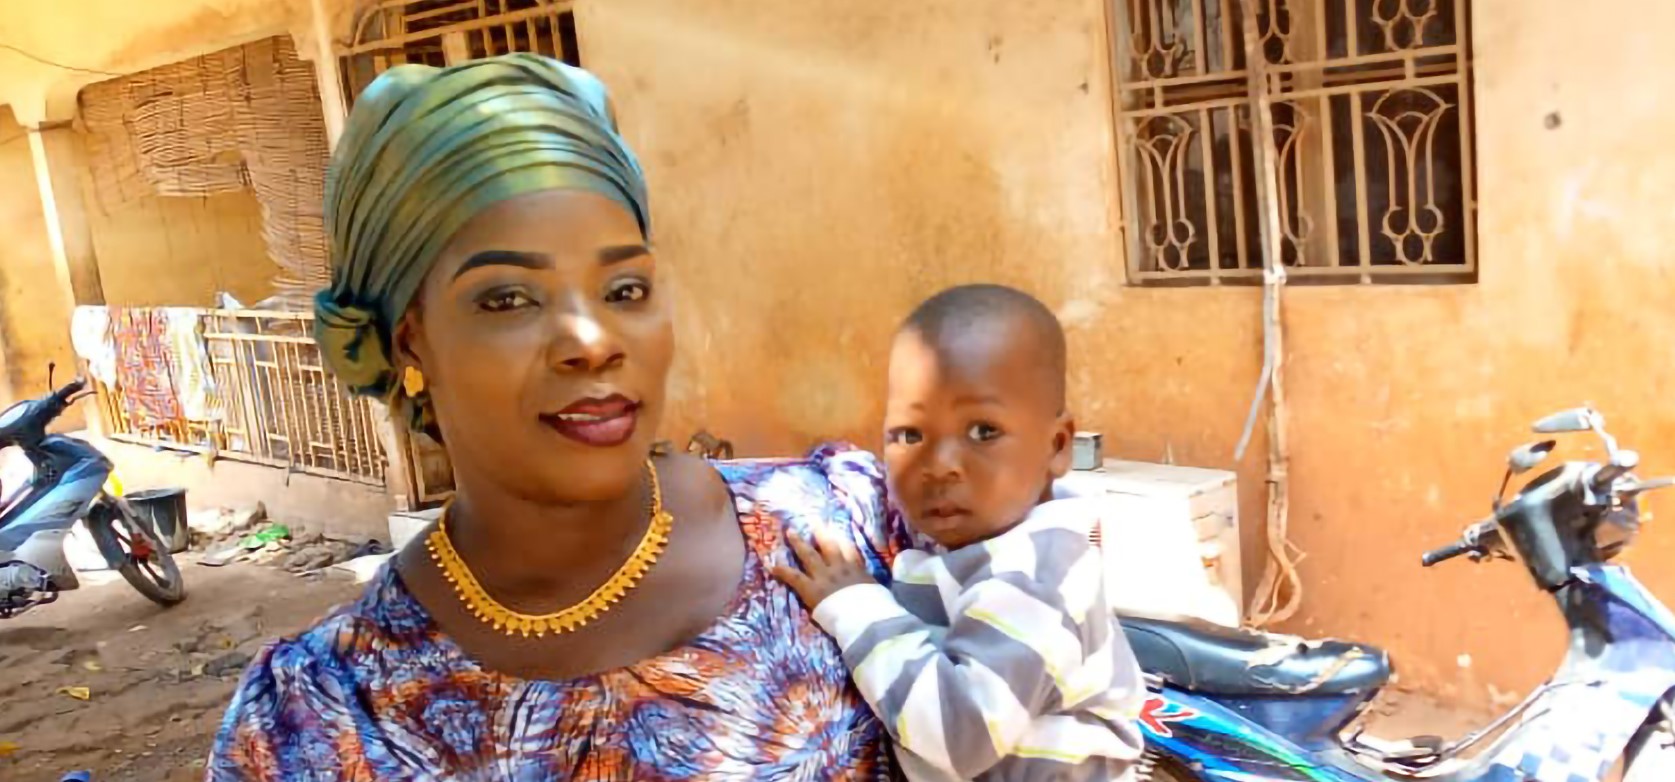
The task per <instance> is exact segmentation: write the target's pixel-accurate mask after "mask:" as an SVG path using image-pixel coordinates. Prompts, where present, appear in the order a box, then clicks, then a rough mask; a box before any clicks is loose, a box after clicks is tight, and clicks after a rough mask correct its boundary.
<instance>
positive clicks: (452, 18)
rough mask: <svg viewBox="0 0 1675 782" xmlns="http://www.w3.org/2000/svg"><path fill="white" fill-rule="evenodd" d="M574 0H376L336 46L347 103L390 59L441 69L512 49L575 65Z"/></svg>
mask: <svg viewBox="0 0 1675 782" xmlns="http://www.w3.org/2000/svg"><path fill="white" fill-rule="evenodd" d="M573 5H574V0H382V2H378V3H375V4H373V5H371V6H370V7H368V8H367V9H366V10H364V11H362V12H361V13H360V15H359V16H358V17H357V18H356V20H355V28H354V34H353V36H352V38H351V39H350V42H349V45H348V46H347V47H345V48H343V49H341V50H340V51H339V55H340V57H341V66H342V67H341V68H340V70H341V72H342V74H343V89H344V94H345V95H347V96H349V100H350V101H351V102H352V101H353V100H354V99H355V97H356V96H358V95H360V93H361V90H364V89H366V87H367V85H368V84H371V83H372V80H373V79H376V78H378V74H381V73H383V72H384V71H385V70H387V69H388V68H389V67H390V66H392V65H400V64H403V63H420V64H424V65H434V66H437V67H442V66H445V65H451V64H454V63H458V62H464V61H466V60H473V59H478V58H481V57H493V56H495V55H497V54H508V53H510V52H533V53H536V54H544V55H547V56H548V57H555V58H558V59H560V60H563V61H565V62H567V63H570V64H571V65H578V66H579V65H581V64H582V63H581V53H580V45H579V43H578V41H577V38H576V15H575V13H574V12H573V11H572V10H571V7H572V6H573Z"/></svg>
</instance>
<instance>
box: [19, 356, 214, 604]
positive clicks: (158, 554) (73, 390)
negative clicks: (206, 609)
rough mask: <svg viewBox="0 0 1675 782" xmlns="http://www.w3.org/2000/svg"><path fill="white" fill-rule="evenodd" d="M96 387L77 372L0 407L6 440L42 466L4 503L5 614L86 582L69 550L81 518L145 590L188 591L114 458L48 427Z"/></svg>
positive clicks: (162, 599)
mask: <svg viewBox="0 0 1675 782" xmlns="http://www.w3.org/2000/svg"><path fill="white" fill-rule="evenodd" d="M47 383H48V385H51V383H52V367H51V365H48V369H47ZM91 393H93V392H92V391H90V390H89V389H88V388H87V381H86V380H82V379H77V380H74V381H72V382H71V383H69V384H67V385H65V386H64V387H63V388H60V389H58V390H56V391H53V392H52V393H50V394H47V395H46V396H43V397H41V398H39V399H30V400H25V401H22V402H18V403H17V404H14V405H12V406H11V407H8V408H6V409H5V410H4V411H0V448H9V447H11V446H17V447H18V448H21V449H23V453H24V455H25V456H27V457H28V459H29V462H30V464H31V465H33V466H34V476H33V477H32V478H31V480H30V482H29V485H28V486H27V487H25V488H24V489H22V490H20V491H18V492H17V493H16V497H14V498H13V499H12V500H11V501H10V502H9V503H3V507H0V619H10V618H12V617H14V616H18V615H19V614H22V613H24V612H25V611H28V610H30V609H33V608H37V607H39V606H42V605H46V604H47V603H51V602H53V601H55V600H57V599H58V595H59V593H61V592H67V591H70V590H73V589H78V588H80V586H81V582H80V579H78V578H77V577H76V572H75V570H74V569H72V568H71V567H70V564H69V561H68V559H67V558H66V557H65V555H64V542H65V538H67V537H68V536H69V535H70V530H71V528H72V527H74V526H75V525H76V523H77V522H78V521H79V522H82V523H84V524H85V525H86V527H87V532H88V534H89V535H91V536H92V538H93V542H94V543H95V544H96V545H97V546H98V549H99V553H100V554H101V555H103V556H104V558H105V561H106V562H107V563H108V564H109V565H110V566H111V568H113V569H114V570H116V571H117V572H118V573H120V574H121V575H122V577H123V579H125V580H127V582H128V583H129V584H130V585H131V586H133V587H134V589H135V590H137V591H138V592H139V593H140V594H142V595H145V596H146V597H147V598H149V599H150V600H151V601H152V602H155V603H157V604H159V605H163V606H172V605H175V604H176V603H179V602H180V601H182V600H184V599H185V598H186V585H185V582H184V581H183V580H182V579H181V576H180V567H179V566H178V565H176V564H175V561H174V557H172V556H171V555H170V554H169V549H168V547H167V546H165V545H163V544H162V543H161V542H159V541H158V539H157V536H156V535H154V534H153V532H152V530H150V529H148V528H147V526H148V525H146V524H145V523H143V522H141V521H140V519H139V518H138V517H137V516H136V515H135V514H134V510H133V508H132V507H130V506H129V505H128V502H127V501H126V500H124V499H122V497H121V492H120V490H119V489H116V488H115V487H114V486H112V485H111V470H112V469H113V467H112V465H111V461H110V459H108V458H106V457H105V455H104V454H102V453H100V452H99V449H97V448H94V447H93V445H92V444H90V443H88V442H86V441H83V440H78V439H76V438H74V437H65V436H63V435H57V434H48V433H47V427H48V425H50V424H51V423H52V422H53V420H54V419H56V418H58V416H60V415H63V414H64V411H65V410H68V409H69V408H70V405H72V404H75V402H76V400H78V399H81V398H82V397H84V396H87V395H89V394H91Z"/></svg>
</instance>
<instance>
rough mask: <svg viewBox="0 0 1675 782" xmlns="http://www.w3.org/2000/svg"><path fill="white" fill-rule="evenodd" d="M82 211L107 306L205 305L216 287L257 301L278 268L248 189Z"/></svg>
mask: <svg viewBox="0 0 1675 782" xmlns="http://www.w3.org/2000/svg"><path fill="white" fill-rule="evenodd" d="M84 187H85V188H87V192H89V193H91V192H92V190H91V188H92V184H91V183H90V182H86V181H85V180H84ZM87 214H88V223H89V226H90V229H91V231H92V235H93V247H94V251H95V252H96V253H97V254H98V257H99V275H100V277H101V279H103V281H104V287H105V301H106V303H108V304H110V305H111V306H132V307H137V306H155V305H182V306H194V307H209V306H213V305H214V304H215V294H216V293H217V292H218V291H228V292H230V293H232V294H233V296H234V297H235V298H237V299H239V300H240V301H241V302H243V303H245V304H254V303H255V302H257V301H259V300H261V299H263V298H266V297H267V296H269V295H271V294H272V292H273V279H274V275H276V274H278V273H279V267H278V266H276V265H275V264H274V263H273V261H272V260H271V259H270V258H268V255H267V248H266V247H265V246H264V245H263V243H262V213H261V207H260V205H258V204H257V202H256V196H255V194H253V193H250V192H248V191H247V192H241V193H229V194H225V195H216V196H207V197H165V196H156V195H148V196H144V197H141V198H137V199H134V200H131V201H128V202H125V203H123V204H121V205H120V206H118V207H116V208H114V209H112V210H111V211H108V212H107V211H105V210H104V209H102V208H101V207H100V206H99V204H97V203H93V202H89V203H88V204H87Z"/></svg>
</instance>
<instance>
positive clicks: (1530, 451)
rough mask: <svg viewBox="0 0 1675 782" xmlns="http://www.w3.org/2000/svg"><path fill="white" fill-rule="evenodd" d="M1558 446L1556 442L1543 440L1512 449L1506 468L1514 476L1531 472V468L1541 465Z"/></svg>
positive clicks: (1507, 458)
mask: <svg viewBox="0 0 1675 782" xmlns="http://www.w3.org/2000/svg"><path fill="white" fill-rule="evenodd" d="M1556 445H1558V442H1557V441H1556V440H1542V441H1541V442H1538V443H1525V444H1524V445H1520V446H1518V447H1517V448H1514V449H1512V453H1511V454H1510V455H1509V456H1507V457H1506V468H1507V470H1508V471H1510V472H1511V473H1512V474H1513V475H1520V474H1523V473H1526V472H1529V471H1530V469H1531V468H1533V467H1535V466H1536V465H1538V464H1541V462H1542V461H1543V460H1545V459H1546V458H1547V454H1550V453H1552V452H1553V447H1554V446H1556Z"/></svg>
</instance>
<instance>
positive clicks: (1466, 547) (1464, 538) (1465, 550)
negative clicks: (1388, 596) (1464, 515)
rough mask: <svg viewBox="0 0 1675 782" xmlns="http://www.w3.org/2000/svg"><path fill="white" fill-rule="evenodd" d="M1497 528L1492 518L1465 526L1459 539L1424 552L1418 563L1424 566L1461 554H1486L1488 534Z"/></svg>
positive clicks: (1445, 560)
mask: <svg viewBox="0 0 1675 782" xmlns="http://www.w3.org/2000/svg"><path fill="white" fill-rule="evenodd" d="M1498 529H1499V527H1497V526H1496V524H1495V520H1494V519H1486V520H1484V521H1480V522H1477V523H1476V524H1473V525H1471V526H1469V527H1466V531H1465V532H1464V533H1462V534H1461V535H1460V539H1459V540H1456V541H1454V542H1453V543H1450V544H1448V545H1446V546H1443V547H1442V548H1437V549H1432V550H1430V551H1427V552H1425V553H1424V555H1422V556H1421V557H1420V558H1419V563H1420V564H1421V565H1423V566H1424V567H1430V566H1432V565H1436V564H1439V563H1442V562H1447V561H1448V560H1450V559H1453V558H1455V557H1458V556H1460V555H1462V554H1486V553H1488V547H1487V543H1488V540H1489V538H1490V536H1492V535H1494V534H1496V532H1497V531H1498Z"/></svg>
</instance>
